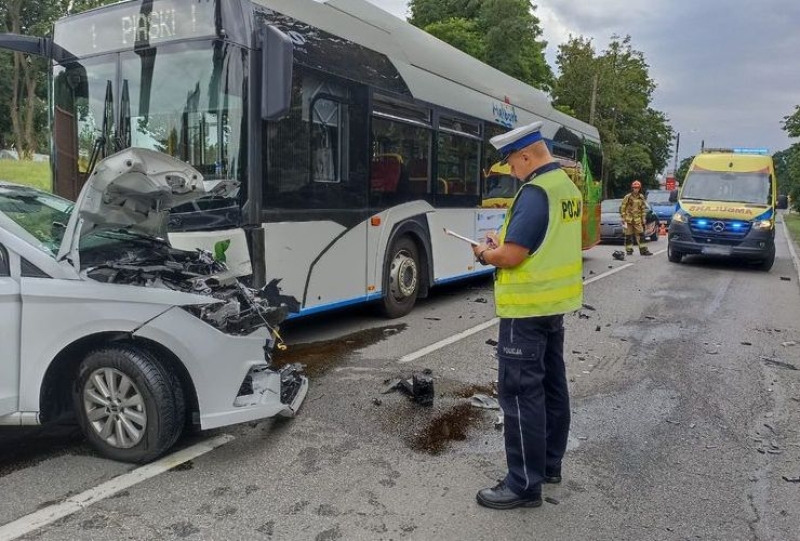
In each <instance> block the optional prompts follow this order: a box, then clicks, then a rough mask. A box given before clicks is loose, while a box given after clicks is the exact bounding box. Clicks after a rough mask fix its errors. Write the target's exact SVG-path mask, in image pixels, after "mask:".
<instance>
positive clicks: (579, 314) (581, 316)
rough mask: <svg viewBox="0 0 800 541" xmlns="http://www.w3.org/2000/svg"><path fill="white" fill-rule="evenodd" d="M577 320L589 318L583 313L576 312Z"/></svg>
mask: <svg viewBox="0 0 800 541" xmlns="http://www.w3.org/2000/svg"><path fill="white" fill-rule="evenodd" d="M578 319H589V316H588V314H584V313H583V312H578Z"/></svg>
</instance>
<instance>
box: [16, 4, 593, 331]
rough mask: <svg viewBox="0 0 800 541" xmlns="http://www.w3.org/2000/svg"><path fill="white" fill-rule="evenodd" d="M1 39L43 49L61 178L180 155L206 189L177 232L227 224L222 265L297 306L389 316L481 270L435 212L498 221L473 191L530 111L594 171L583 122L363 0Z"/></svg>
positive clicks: (454, 218) (66, 28) (454, 219)
mask: <svg viewBox="0 0 800 541" xmlns="http://www.w3.org/2000/svg"><path fill="white" fill-rule="evenodd" d="M0 45H2V46H5V47H7V48H12V49H16V50H24V51H27V52H29V53H36V52H38V53H39V54H42V55H46V56H49V57H50V58H51V60H52V66H53V71H52V108H51V111H52V126H53V168H54V178H55V182H54V189H55V192H56V193H58V194H59V195H62V196H65V197H68V198H73V199H74V198H75V197H76V195H77V193H78V192H79V190H80V187H81V186H82V185H83V182H84V181H85V179H86V177H87V176H88V175H89V174H90V172H91V170H92V167H93V164H94V163H95V162H96V161H97V159H98V158H102V157H104V156H106V155H108V154H111V153H114V152H115V151H118V150H121V149H123V148H127V147H130V146H136V147H144V148H149V149H155V150H158V151H160V152H164V153H167V154H169V155H171V156H174V157H177V158H180V159H181V160H184V161H186V162H188V163H190V164H191V165H192V166H194V167H195V168H196V169H198V170H199V171H200V172H201V173H203V175H204V181H205V183H206V186H207V188H208V189H210V190H211V191H212V192H213V193H214V195H213V196H211V197H208V198H207V199H204V200H201V201H200V202H198V203H195V204H192V206H190V207H183V208H179V209H175V210H174V212H173V214H172V220H171V224H170V225H171V233H170V240H171V241H172V243H173V244H175V245H176V246H178V247H180V248H195V247H201V248H205V249H209V250H212V251H213V250H214V249H215V247H216V248H219V246H220V244H219V243H220V242H221V241H222V242H224V241H230V243H229V247H228V248H227V251H225V252H224V255H225V258H226V262H227V263H228V265H229V267H230V268H231V269H233V270H235V271H236V272H237V274H238V275H240V276H250V277H251V278H250V280H251V282H252V285H253V286H255V287H258V288H261V287H265V288H266V290H267V291H269V292H271V294H272V295H273V296H274V297H275V298H276V299H279V300H282V301H284V302H286V303H287V304H289V306H290V308H291V309H292V311H293V312H294V316H295V317H297V316H302V315H306V314H312V313H316V312H320V311H324V310H330V309H335V308H338V307H343V306H347V305H351V304H355V303H361V302H367V301H377V302H380V303H382V306H383V308H384V310H385V312H386V314H387V315H389V316H391V317H398V316H402V315H404V314H406V313H408V311H410V310H411V308H412V307H413V305H414V303H415V301H416V299H417V298H419V297H424V296H425V295H426V294H427V293H428V291H429V289H430V288H431V287H432V286H435V285H437V284H442V283H445V282H449V281H453V280H459V279H463V278H466V277H471V276H475V275H478V274H481V273H487V272H491V271H492V269H491V268H486V267H481V266H480V265H478V264H477V263H476V262H475V261H474V258H473V256H472V252H471V250H469V248H468V246H466V245H464V244H463V242H462V241H459V240H457V239H454V238H453V237H448V236H446V235H445V234H444V232H443V229H444V228H445V227H446V228H449V229H452V230H454V231H456V232H458V233H460V234H462V235H465V236H469V237H473V238H480V237H483V236H484V234H485V233H486V232H487V231H490V230H494V229H497V228H498V227H499V226H500V225H501V224H502V221H503V218H504V215H505V212H506V211H505V210H504V209H490V208H482V206H481V203H482V200H483V198H484V196H487V193H486V192H487V191H488V190H487V187H486V186H483V185H482V184H483V182H482V179H483V178H484V171H487V170H488V169H489V168H490V166H491V165H492V164H493V163H494V162H495V161H496V160H497V156H496V155H495V154H494V153H493V150H492V148H491V146H490V145H489V144H488V140H489V138H490V137H492V136H494V135H496V134H498V133H502V132H503V131H505V130H507V129H509V128H512V127H514V126H516V125H522V124H525V123H529V122H532V121H535V120H541V121H543V122H544V128H543V133H544V135H545V137H546V139H547V142H548V144H549V146H550V147H551V150H552V151H553V153H554V154H556V155H558V156H562V157H564V158H571V159H573V160H574V161H581V160H582V159H583V158H582V156H583V154H584V153H588V160H586V159H584V160H583V161H584V162H586V161H588V162H589V163H590V164H591V169H592V173H593V174H594V176H595V178H599V176H600V170H599V168H600V163H601V157H600V156H601V154H600V140H599V136H598V132H597V130H596V129H595V128H594V127H592V126H590V125H588V124H585V123H583V122H581V121H578V120H576V119H574V118H571V117H569V116H567V115H565V114H563V113H561V112H559V111H557V110H555V109H554V108H553V107H552V106H551V104H550V100H549V98H548V97H547V95H546V94H544V93H543V92H541V91H539V90H537V89H535V88H532V87H530V86H528V85H526V84H524V83H522V82H520V81H518V80H516V79H513V78H511V77H509V76H507V75H504V74H502V73H501V72H499V71H497V70H495V69H493V68H491V67H489V66H487V65H485V64H483V63H481V62H479V61H478V60H475V59H474V58H472V57H470V56H468V55H466V54H464V53H462V52H460V51H458V50H456V49H454V48H453V47H451V46H449V45H447V44H445V43H443V42H441V41H439V40H437V39H436V38H434V37H432V36H430V35H428V34H426V33H425V32H423V31H421V30H419V29H417V28H415V27H414V26H412V25H410V24H408V23H406V22H405V21H402V20H400V19H397V18H395V17H393V16H391V15H389V14H387V13H385V12H384V11H382V10H380V9H379V8H377V7H375V6H373V5H372V4H369V3H367V2H366V1H364V0H328V1H317V0H130V1H126V2H121V3H118V4H114V5H110V6H105V7H102V8H98V9H95V10H91V11H88V12H85V13H82V14H79V15H75V16H71V17H67V18H64V19H62V20H60V21H58V22H57V23H56V25H55V30H54V37H53V40H52V42H51V41H49V40H34V39H31V38H28V39H26V38H22V37H14V36H6V37H5V38H3V39H2V40H0ZM225 245H228V243H227V242H225Z"/></svg>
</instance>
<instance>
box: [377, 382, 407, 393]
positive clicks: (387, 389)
mask: <svg viewBox="0 0 800 541" xmlns="http://www.w3.org/2000/svg"><path fill="white" fill-rule="evenodd" d="M402 383H403V380H402V379H400V378H394V379H387V380H386V381H384V382H383V384H384V385H385V386H384V388H383V390H382V391H381V393H382V394H388V393H391V392H393V391H396V390H397V389H398V388H399V387H400V386H401V384H402Z"/></svg>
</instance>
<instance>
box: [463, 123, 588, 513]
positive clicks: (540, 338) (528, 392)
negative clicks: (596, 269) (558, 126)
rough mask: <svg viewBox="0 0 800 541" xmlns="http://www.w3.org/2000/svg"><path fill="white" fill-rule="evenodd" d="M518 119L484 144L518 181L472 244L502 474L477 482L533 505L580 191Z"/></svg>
mask: <svg viewBox="0 0 800 541" xmlns="http://www.w3.org/2000/svg"><path fill="white" fill-rule="evenodd" d="M541 126H542V123H541V122H535V123H533V124H530V125H527V126H523V127H521V128H517V129H515V130H512V131H510V132H508V133H506V134H503V135H499V136H497V137H493V138H492V139H491V143H492V145H493V146H494V147H495V148H497V149H498V151H499V152H500V154H501V156H502V157H503V160H504V161H505V162H507V163H508V164H509V165H510V166H511V173H512V175H514V176H515V177H517V178H519V179H524V181H525V184H524V185H523V186H522V188H521V189H520V190H519V192H518V193H517V195H516V197H515V198H514V201H513V203H512V205H511V208H510V209H509V212H508V213H507V215H506V220H505V223H504V224H503V227H502V228H501V229H500V232H499V234H490V235H488V237H487V241H486V242H485V243H482V244H480V245H478V246H475V247H474V248H473V250H474V252H475V256H476V257H477V258H478V261H480V262H481V263H482V264H484V265H494V266H495V267H497V273H496V276H495V304H496V308H497V315H498V317H499V318H500V336H499V341H498V346H497V356H498V360H499V370H498V395H499V400H500V405H501V407H502V408H503V414H504V417H505V423H504V425H505V428H504V437H505V449H506V462H507V464H508V474H507V475H506V477H505V478H504V479H502V480H501V481H500V483H499V484H498V485H497V486H495V487H492V488H485V489H483V490H481V491H479V492H478V494H477V499H478V503H479V504H480V505H483V506H485V507H490V508H493V509H511V508H514V507H538V506H540V505H541V504H542V484H543V483H558V482H560V481H561V461H562V459H563V457H564V453H565V451H566V448H567V436H568V434H569V424H570V409H569V391H568V389H567V377H566V371H565V367H564V316H563V315H564V314H566V313H568V312H573V311H575V310H577V309H579V308H580V307H581V304H582V301H583V281H582V268H583V263H582V252H581V212H582V197H581V192H580V190H578V188H577V187H576V186H575V184H573V182H572V181H571V180H570V178H569V177H568V176H567V175H566V173H565V172H564V171H563V170H562V169H561V167H560V165H559V164H558V162H557V161H555V160H554V159H553V157H552V156H551V154H550V152H549V150H548V148H547V145H546V143H545V141H544V140H543V138H542V135H541V132H540V129H541Z"/></svg>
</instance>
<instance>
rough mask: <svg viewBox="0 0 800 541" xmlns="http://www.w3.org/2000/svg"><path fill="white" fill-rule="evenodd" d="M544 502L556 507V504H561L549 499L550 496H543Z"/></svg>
mask: <svg viewBox="0 0 800 541" xmlns="http://www.w3.org/2000/svg"><path fill="white" fill-rule="evenodd" d="M544 501H546V502H547V503H552V504H553V505H558V504H560V503H561V502H560V501H558V500H557V499H555V498H551V497H550V496H545V497H544Z"/></svg>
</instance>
